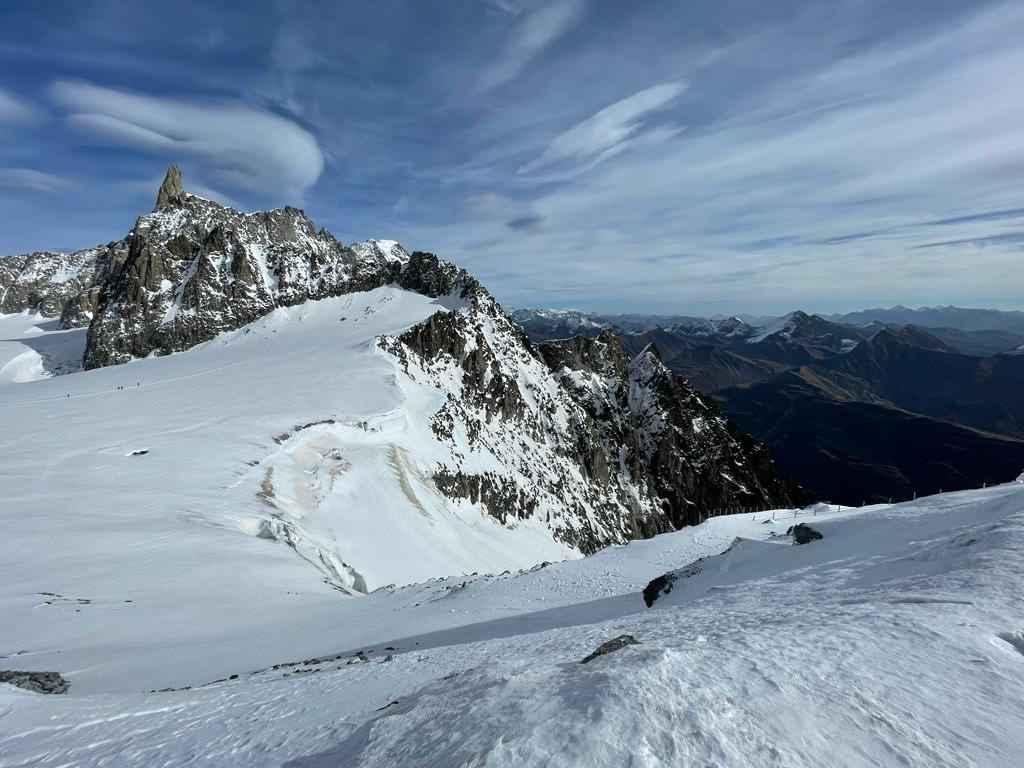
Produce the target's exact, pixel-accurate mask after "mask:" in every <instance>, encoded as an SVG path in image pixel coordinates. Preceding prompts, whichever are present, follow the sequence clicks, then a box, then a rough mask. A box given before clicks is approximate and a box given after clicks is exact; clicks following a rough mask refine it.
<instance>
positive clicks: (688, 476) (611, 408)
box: [0, 169, 799, 600]
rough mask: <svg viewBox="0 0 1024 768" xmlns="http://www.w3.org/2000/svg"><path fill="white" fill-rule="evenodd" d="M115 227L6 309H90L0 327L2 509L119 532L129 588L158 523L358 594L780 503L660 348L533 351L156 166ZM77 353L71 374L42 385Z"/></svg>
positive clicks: (522, 563)
mask: <svg viewBox="0 0 1024 768" xmlns="http://www.w3.org/2000/svg"><path fill="white" fill-rule="evenodd" d="M120 242H124V243H127V249H126V251H124V253H123V258H121V255H122V254H121V252H120V251H118V252H117V253H118V258H112V259H110V260H108V261H107V262H105V263H107V264H108V265H109V266H108V267H107V268H106V270H105V271H101V270H94V271H93V273H92V274H93V275H100V276H101V277H100V278H98V279H99V282H93V283H92V284H89V282H88V280H82V281H80V283H79V285H78V291H77V293H68V294H66V295H65V302H66V304H65V306H64V307H59V306H57V305H56V304H51V305H43V304H41V303H40V302H38V301H34V300H32V301H30V300H27V299H26V300H25V301H24V302H23V304H22V305H21V306H20V307H11V308H12V309H22V310H24V311H26V312H27V311H29V310H36V309H43V310H45V311H46V312H48V313H49V314H51V315H52V314H62V313H63V315H64V316H65V317H67V316H68V312H67V311H65V310H66V307H67V306H70V305H73V306H75V307H87V308H88V309H87V311H88V312H91V314H92V315H93V317H92V320H91V322H90V323H89V326H88V329H87V331H85V330H83V329H68V328H64V329H62V328H55V327H54V326H55V325H56V324H55V323H54V322H53V321H47V320H45V319H44V317H42V316H29V315H26V314H20V315H7V316H6V318H5V320H4V322H5V324H6V329H9V330H8V331H7V332H5V333H4V334H3V338H4V339H5V340H6V341H4V342H3V344H0V354H2V355H3V356H4V357H3V358H0V381H3V380H5V379H6V381H7V382H8V383H15V382H22V383H20V384H19V385H18V386H6V387H0V410H2V411H3V417H4V424H5V429H4V430H3V434H2V435H0V449H2V450H3V451H4V455H5V457H7V458H6V459H5V468H4V470H5V472H6V474H7V477H6V482H4V484H3V485H2V487H0V504H2V505H3V506H4V507H5V508H6V509H10V510H13V511H14V512H15V513H16V514H17V516H18V517H19V518H20V519H23V520H25V521H26V526H31V527H33V529H34V530H36V531H38V530H39V527H40V526H42V527H44V528H46V527H47V526H53V528H52V534H53V535H54V536H55V537H56V536H59V535H60V534H59V533H58V531H59V530H60V529H61V527H62V526H63V525H64V523H65V521H66V519H67V518H68V517H71V516H75V515H76V514H81V513H82V511H83V510H87V511H88V514H89V515H90V517H91V519H93V520H95V521H97V525H98V528H96V529H89V530H88V531H83V532H81V533H80V534H79V535H80V537H85V538H88V537H89V536H91V535H94V533H95V535H101V534H100V533H98V532H100V531H105V530H108V527H109V526H113V527H121V528H125V529H130V530H123V531H122V532H121V533H120V534H119V536H121V538H120V539H119V540H118V543H117V550H118V553H119V554H118V555H117V556H112V559H111V561H110V562H111V563H112V567H113V564H114V563H119V565H118V567H124V568H128V569H129V570H130V569H132V568H139V569H141V571H140V578H144V576H143V575H142V574H143V573H145V571H146V568H147V564H146V563H145V562H135V561H134V560H133V557H134V556H133V555H132V554H130V553H133V552H135V551H137V548H138V545H139V542H138V541H136V539H135V536H136V533H137V532H142V531H145V532H146V533H145V535H146V536H154V535H159V536H161V537H166V539H167V540H168V541H172V540H174V539H176V538H179V537H178V536H176V535H175V534H173V533H172V531H179V532H180V541H182V542H187V544H183V546H182V548H181V550H180V551H178V550H177V549H176V545H174V544H168V545H167V547H168V549H169V550H175V552H176V554H175V555H174V556H173V557H172V558H171V559H172V560H173V559H174V558H175V557H179V558H180V559H181V562H183V563H185V562H189V563H190V562H192V558H193V554H192V553H193V552H194V551H203V552H206V553H207V555H208V556H209V557H211V558H214V559H218V560H220V561H222V562H227V561H228V560H231V561H233V562H234V563H235V567H237V568H238V569H239V570H244V569H245V568H247V567H251V565H246V564H247V563H250V564H251V563H252V562H253V558H256V559H259V558H261V557H264V556H265V552H266V547H267V542H273V543H275V544H276V546H277V549H278V551H279V552H280V553H283V554H284V555H285V556H287V557H291V558H296V559H298V560H301V561H303V565H304V567H312V568H315V569H316V570H317V571H318V572H319V573H320V574H321V575H322V577H323V578H324V579H325V580H326V581H327V582H328V583H329V584H330V585H332V586H333V587H335V588H338V589H341V590H344V591H348V592H366V591H369V590H372V589H375V588H377V587H380V586H383V585H386V584H389V583H401V584H407V583H411V582H415V581H422V580H424V579H427V578H431V577H437V576H448V575H451V574H461V573H470V572H474V571H486V572H495V571H502V570H505V569H509V568H513V569H514V568H522V567H527V566H530V565H533V564H535V563H538V562H541V561H544V560H555V559H562V558H566V557H578V556H579V555H581V554H584V553H589V552H593V551H595V550H597V549H599V548H601V547H604V546H607V545H609V544H621V543H624V542H626V541H628V540H630V539H633V538H637V537H640V536H649V535H652V534H654V533H658V532H662V531H668V530H674V529H676V528H678V527H680V526H682V525H686V524H689V523H696V522H699V520H700V519H702V518H703V517H704V516H706V515H707V514H708V512H709V510H713V509H720V508H723V507H740V506H742V507H759V506H766V505H772V504H783V503H789V502H790V501H791V500H793V499H795V498H797V497H798V495H799V490H798V489H796V488H795V487H793V486H791V485H789V484H787V483H786V482H785V481H783V480H782V479H780V478H779V477H778V476H777V475H776V473H775V471H774V468H773V464H772V461H771V459H770V457H769V455H768V453H767V452H766V451H765V449H764V448H763V447H762V446H760V445H759V444H757V443H756V442H754V441H753V440H751V439H750V438H748V437H746V436H745V435H744V434H743V433H742V432H740V431H739V430H738V429H737V428H736V427H735V426H734V425H732V424H731V423H729V422H728V420H727V419H725V418H724V417H723V416H722V415H721V414H720V413H719V412H718V410H717V409H716V408H715V406H714V405H713V404H712V402H711V401H710V400H708V399H706V398H704V397H702V396H700V395H697V394H696V393H695V392H693V391H692V390H691V389H690V388H689V387H688V386H687V385H686V384H685V383H683V382H682V381H681V380H679V379H678V378H676V377H675V376H674V375H673V374H672V373H670V372H669V371H668V370H667V369H666V368H665V367H664V366H663V365H662V364H661V362H660V361H659V360H658V357H657V354H656V350H653V349H651V350H647V351H646V352H645V353H644V354H642V355H639V356H638V357H637V358H636V359H634V360H630V359H628V358H627V357H626V356H625V355H623V353H622V351H621V349H620V348H619V346H618V342H617V340H616V339H615V337H614V336H612V335H610V334H609V335H607V336H603V337H600V338H598V339H597V340H594V341H591V342H586V343H585V344H584V347H585V348H580V347H579V346H578V344H577V342H574V341H569V342H553V343H550V344H545V345H542V346H541V347H536V346H534V345H533V344H532V343H531V342H530V341H529V340H528V339H527V337H526V335H525V334H524V333H523V331H522V329H521V328H520V327H519V326H518V325H516V324H515V323H514V322H513V321H512V320H510V319H509V317H508V316H507V315H506V314H505V313H504V312H503V311H502V309H501V307H500V306H499V305H498V304H497V302H496V301H495V300H494V299H493V297H492V296H491V295H490V294H489V293H488V292H487V290H486V289H485V288H484V287H483V286H482V285H480V284H479V283H478V282H477V281H476V280H475V279H474V278H473V277H472V276H470V275H469V274H468V273H466V272H465V271H464V270H462V269H459V268H457V267H455V266H454V265H451V264H448V263H446V262H443V261H441V260H439V259H437V258H436V257H435V256H433V255H431V254H426V253H420V252H415V253H412V254H409V253H407V252H406V251H405V250H404V249H402V248H401V246H399V245H398V244H397V243H394V242H389V241H368V242H366V243H360V244H355V245H353V246H343V245H341V244H339V243H338V242H337V241H336V240H335V239H334V238H333V237H332V236H331V235H330V233H328V232H326V231H325V230H319V231H318V230H316V229H315V227H314V226H313V224H312V223H311V222H310V221H309V219H308V218H307V217H306V216H305V214H303V213H302V212H301V211H299V210H297V209H294V208H283V209H279V210H275V211H270V212H266V213H240V212H238V211H235V210H233V209H231V208H227V207H224V206H221V205H218V204H216V203H213V202H211V201H208V200H204V199H202V198H198V197H195V196H193V195H189V194H187V193H185V192H184V190H183V188H182V185H181V181H180V175H179V174H178V173H177V172H176V170H175V169H172V170H171V171H170V172H169V173H168V177H167V179H166V180H165V182H164V184H163V186H162V187H161V190H160V193H159V195H158V201H157V206H156V209H155V210H154V212H152V213H150V214H146V215H144V216H142V217H140V218H139V219H138V220H137V221H136V223H135V226H134V227H133V229H132V231H131V232H130V233H129V235H128V236H127V237H126V238H125V239H124V240H123V241H120ZM17 258H19V257H15V260H16V259H17ZM97 258H99V256H97ZM44 287H45V286H44ZM40 295H41V294H40ZM48 295H50V296H51V297H54V298H53V300H54V301H56V298H55V297H56V294H55V293H53V292H51V293H50V294H48ZM85 312H86V310H83V314H84V313H85ZM79 316H81V315H79ZM66 325H73V323H66ZM76 345H79V346H77V351H78V353H79V355H80V356H81V359H82V362H83V363H84V367H85V369H86V370H84V371H82V372H80V373H75V374H73V375H69V376H58V377H52V376H51V377H48V374H52V373H56V372H66V371H67V370H70V369H71V368H72V367H73V366H71V365H69V363H68V361H69V360H71V359H73V357H74V355H73V350H75V349H76ZM58 351H59V354H58ZM172 353H173V354H172ZM58 362H61V363H62V365H58V364H57V363H58ZM33 379H39V380H35V381H33ZM26 380H28V383H24V382H25V381H26ZM29 403H30V404H31V405H30V406H29V405H27V404H29ZM51 424H59V425H60V426H59V428H57V429H51V428H49V427H48V426H47V425H51ZM40 467H50V469H49V470H46V471H47V472H52V473H54V476H56V477H59V478H60V480H59V482H47V483H43V484H40V483H39V482H38V477H39V472H40ZM40 510H43V511H44V512H43V513H42V514H40V513H39V511H40ZM99 521H104V522H102V523H101V522H99ZM116 521H120V522H116ZM211 529H215V530H217V531H220V532H221V533H220V534H218V535H217V536H216V537H211V538H204V534H203V532H204V531H205V532H209V531H210V530H211ZM157 531H159V532H161V533H159V534H157V533H156V532H157ZM225 532H227V533H225ZM206 535H207V536H209V534H208V533H207V534H206ZM223 536H228V538H227V539H223V538H222V537H223ZM232 536H233V537H234V538H231V537H232ZM17 538H18V535H17V534H14V533H12V535H11V536H10V537H8V539H7V540H8V541H14V540H17ZM214 539H216V541H214ZM199 542H201V543H199ZM232 542H233V543H232ZM223 549H228V550H231V555H230V557H228V556H227V555H226V554H224V553H222V550H223ZM296 556H297V557H296ZM68 558H70V560H72V561H74V559H75V556H74V554H73V553H70V554H68ZM119 558H123V559H124V562H121V560H119ZM225 558H226V559H225ZM55 567H57V566H56V565H55ZM73 571H74V567H72V572H73ZM77 579H78V580H79V581H80V582H81V583H83V584H93V585H94V586H95V591H97V592H102V591H103V589H102V579H101V580H100V581H99V582H90V581H89V580H88V578H86V577H85V576H84V575H82V574H79V575H78V577H77ZM204 599H205V598H204ZM209 599H212V600H217V599H219V598H216V597H211V598H209Z"/></svg>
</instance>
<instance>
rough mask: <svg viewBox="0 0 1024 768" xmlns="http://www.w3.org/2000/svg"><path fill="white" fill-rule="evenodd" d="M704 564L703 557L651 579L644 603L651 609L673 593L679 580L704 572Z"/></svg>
mask: <svg viewBox="0 0 1024 768" xmlns="http://www.w3.org/2000/svg"><path fill="white" fill-rule="evenodd" d="M726 551H728V550H726ZM703 563H704V558H703V557H702V558H700V559H699V560H694V561H693V562H692V563H690V564H689V565H684V566H683V567H682V568H680V569H678V570H676V571H669V572H668V573H665V574H662V575H661V576H659V577H658V578H656V579H651V581H650V582H649V583H648V584H647V586H646V587H644V602H645V603H646V604H647V607H648V608H650V607H651V606H652V605H654V603H655V601H657V599H658V598H659V597H661V596H662V595H667V594H668V593H669V592H671V591H672V587H673V586H674V585H675V583H676V582H677V581H679V579H688V578H690V577H691V576H696V575H697V574H698V573H700V572H701V571H702V570H704V565H703Z"/></svg>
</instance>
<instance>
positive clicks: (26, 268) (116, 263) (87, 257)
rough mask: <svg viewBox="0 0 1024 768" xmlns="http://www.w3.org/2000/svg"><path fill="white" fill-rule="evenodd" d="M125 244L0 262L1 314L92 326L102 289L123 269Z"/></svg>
mask: <svg viewBox="0 0 1024 768" xmlns="http://www.w3.org/2000/svg"><path fill="white" fill-rule="evenodd" d="M127 251H128V243H127V240H119V241H117V242H113V243H108V244H107V245H100V246H96V247H95V248H86V249H84V250H81V251H75V252H73V253H53V252H50V251H36V252H33V253H25V254H21V255H18V256H2V257H0V312H2V313H8V312H21V311H23V310H26V309H27V310H31V311H34V312H39V313H40V314H43V315H47V316H50V317H57V316H60V318H61V327H62V328H77V327H82V326H85V325H88V324H89V322H90V321H91V320H92V315H93V313H94V312H95V308H96V298H97V297H98V295H99V286H100V284H101V283H102V282H103V280H105V279H106V278H107V276H108V275H110V274H111V273H113V272H116V271H117V269H119V268H120V265H121V264H122V263H123V262H124V259H125V257H126V256H127Z"/></svg>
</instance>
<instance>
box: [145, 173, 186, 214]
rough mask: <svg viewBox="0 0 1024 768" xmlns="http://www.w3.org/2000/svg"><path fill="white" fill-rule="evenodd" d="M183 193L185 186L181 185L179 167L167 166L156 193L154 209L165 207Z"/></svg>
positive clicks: (174, 201) (178, 198)
mask: <svg viewBox="0 0 1024 768" xmlns="http://www.w3.org/2000/svg"><path fill="white" fill-rule="evenodd" d="M184 195H185V188H184V187H183V186H182V185H181V169H180V168H179V167H178V166H176V165H171V166H169V167H168V168H167V175H166V176H164V181H163V184H161V185H160V190H159V191H158V192H157V193H156V205H154V206H153V210H154V211H159V210H160V209H161V208H166V207H167V206H168V205H171V204H172V203H177V202H179V201H180V200H181V199H182V197H184Z"/></svg>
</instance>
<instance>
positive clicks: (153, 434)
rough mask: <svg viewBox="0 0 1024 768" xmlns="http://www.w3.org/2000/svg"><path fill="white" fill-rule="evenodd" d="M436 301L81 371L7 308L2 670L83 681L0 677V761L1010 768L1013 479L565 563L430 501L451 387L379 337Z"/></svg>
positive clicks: (1015, 708) (316, 314) (1017, 736)
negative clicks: (444, 397) (804, 534)
mask: <svg viewBox="0 0 1024 768" xmlns="http://www.w3.org/2000/svg"><path fill="white" fill-rule="evenodd" d="M444 309H445V307H444V306H443V305H442V304H440V303H438V302H437V301H434V300H431V299H429V298H426V297H423V296H420V295H417V294H411V293H407V292H404V291H400V290H398V289H395V288H391V287H387V288H381V289H378V290H376V291H371V292H367V293H362V294H353V295H350V296H344V297H340V298H337V299H327V300H323V301H320V302H309V303H307V304H304V305H301V306H298V307H293V308H290V309H286V310H275V311H274V312H273V313H271V314H270V315H268V316H266V317H264V318H262V319H261V320H259V321H257V322H256V323H253V324H252V325H250V326H246V327H244V328H242V329H239V330H237V331H233V332H230V333H226V334H222V335H221V336H219V337H217V338H216V339H214V340H213V341H211V342H208V343H207V344H204V345H201V346H200V347H197V348H195V349H194V350H191V351H189V352H186V353H181V354H176V355H172V356H169V357H161V358H153V359H146V360H139V361H135V362H132V363H128V364H126V365H121V366H115V367H109V368H100V369H96V370H91V371H85V372H78V373H74V374H73V375H69V376H52V375H51V376H48V375H47V374H48V373H52V372H54V371H52V370H50V369H49V368H48V366H50V365H51V364H50V363H48V362H47V361H50V360H60V359H71V358H69V357H68V355H63V356H62V354H61V353H58V352H57V351H52V352H47V353H46V354H44V353H43V352H42V351H41V350H43V349H60V348H62V347H64V346H67V345H72V344H74V343H76V342H75V338H76V337H74V336H69V337H67V338H65V337H61V336H60V334H58V333H55V332H54V331H53V330H52V326H47V325H46V323H47V322H48V321H46V320H45V318H39V317H33V316H28V315H16V316H6V317H3V318H0V320H2V323H0V330H2V331H3V333H2V335H0V370H3V371H10V372H13V373H12V374H11V375H8V376H7V378H6V379H5V380H4V381H3V382H2V383H0V425H2V429H0V523H2V525H3V535H2V536H0V669H10V670H45V671H55V672H60V673H61V674H63V675H64V676H65V677H66V678H67V679H68V680H69V681H70V682H71V689H70V692H69V693H68V694H67V695H51V696H45V695H40V694H35V693H31V692H28V691H25V690H21V689H18V688H14V687H13V686H10V685H0V766H3V767H7V766H99V765H102V766H155V765H161V766H178V765H192V766H228V765H231V766H233V765H259V766H305V767H306V768H311V767H317V768H321V767H322V768H326V767H327V766H351V767H353V768H354V767H355V766H388V767H391V766H429V767H430V768H439V767H442V766H445V767H447V766H452V767H455V766H491V767H494V766H588V767H589V766H615V767H616V768H618V767H619V766H625V765H631V766H646V767H654V766H658V767H659V768H660V767H665V768H668V767H669V766H673V767H674V766H686V765H726V766H762V765H763V766H822V765H828V766H865V767H867V766H879V765H886V766H887V765H910V766H957V767H960V766H979V767H984V768H1002V767H1004V766H1005V767H1007V768H1009V767H1010V766H1018V765H1024V614H1022V612H1021V599H1020V589H1021V584H1022V579H1024V483H1013V484H1007V485H1003V486H999V487H993V488H988V489H982V490H976V491H966V492H961V493H955V494H946V495H940V496H933V497H928V498H922V499H919V500H917V501H916V502H912V503H905V504H898V505H892V506H889V505H885V506H875V507H866V508H860V509H845V508H844V509H842V510H837V509H836V508H834V507H818V508H815V509H811V510H802V511H795V510H778V511H776V512H774V513H771V512H770V513H760V514H758V515H756V516H752V515H734V516H726V517H719V518H714V519H712V520H710V521H707V522H705V523H704V524H702V525H700V526H696V527H692V528H687V529H684V530H682V531H679V532H676V533H670V534H665V535H662V536H658V537H656V538H654V539H650V540H647V541H637V542H632V543H630V544H628V545H626V546H621V547H613V548H609V549H605V550H603V551H601V552H599V553H597V554H596V555H593V556H590V557H587V558H580V557H579V555H578V553H576V552H574V551H571V550H568V549H567V548H565V547H564V546H563V545H560V544H558V543H557V542H555V541H554V540H553V539H552V538H551V536H550V534H549V533H548V532H547V530H545V529H543V528H539V527H537V528H535V527H532V526H531V525H524V524H519V525H517V526H514V527H506V526H502V525H499V524H498V523H496V522H495V521H494V520H493V519H491V518H488V517H485V516H483V515H481V514H480V513H479V512H478V511H476V510H470V509H469V508H468V507H467V508H465V509H461V508H460V507H459V506H458V505H453V503H452V502H451V501H450V500H447V499H442V498H440V497H438V496H437V495H436V493H435V492H434V491H432V490H431V487H430V485H429V484H427V483H425V482H423V480H422V478H423V477H424V462H426V461H429V460H430V458H431V453H430V452H431V451H432V450H435V448H434V447H432V446H433V444H432V443H431V442H430V440H429V439H428V436H427V435H424V434H421V433H420V432H418V431H417V429H418V428H417V427H416V426H415V425H416V424H423V423H425V422H426V421H427V420H426V419H424V418H415V419H414V418H412V416H411V415H410V414H420V413H429V412H432V411H433V410H434V409H436V408H437V406H438V403H437V402H436V398H437V395H436V392H435V391H434V390H432V389H430V388H429V387H421V386H419V385H416V384H414V383H412V382H411V381H410V380H407V379H406V380H399V379H396V377H395V375H394V372H395V367H394V362H393V361H392V360H391V359H390V358H389V357H388V356H387V355H384V354H382V353H381V352H380V351H379V350H378V349H377V347H376V346H375V344H374V339H375V337H376V336H377V335H379V334H394V333H397V332H400V331H401V330H403V329H404V328H407V327H409V326H410V325H412V324H413V323H415V322H418V321H420V320H422V319H423V318H424V317H426V316H428V315H429V314H431V313H433V312H435V311H438V310H444ZM66 333H75V332H66ZM57 344H60V345H61V347H54V345H57ZM28 352H34V353H35V354H37V355H38V356H39V363H38V367H36V365H35V361H34V359H33V360H32V361H31V364H27V363H26V362H25V361H22V362H17V361H18V360H19V359H20V356H23V355H25V354H26V353H28ZM72 357H73V356H72ZM12 363H17V364H16V365H13V366H12ZM53 366H54V367H56V364H53ZM357 502H358V503H357ZM798 522H806V523H808V524H809V525H811V526H812V527H814V528H815V529H816V530H818V531H820V532H821V533H822V534H823V536H824V538H822V539H821V540H819V541H814V542H811V543H809V544H805V545H802V546H795V545H793V543H792V539H791V537H789V536H786V535H785V533H786V530H787V528H788V527H789V526H791V525H793V524H794V523H798ZM540 561H552V562H551V563H550V564H546V565H543V566H538V565H536V564H537V563H539V562H540ZM698 561H699V562H698ZM694 563H696V565H693V566H692V567H690V568H688V569H687V573H689V574H690V575H689V576H688V577H686V578H680V579H679V580H678V581H676V582H675V584H674V586H673V589H672V591H671V592H669V593H668V594H666V595H663V596H662V597H661V598H660V599H658V600H657V601H656V602H655V603H654V605H653V607H650V608H648V607H647V606H646V605H645V602H644V600H643V598H642V596H641V594H640V592H641V590H642V589H643V587H644V586H645V585H646V584H647V583H648V582H649V581H650V580H651V579H653V578H655V577H657V576H660V575H662V574H664V573H666V572H667V571H672V570H676V569H681V568H683V567H684V566H688V565H690V564H694ZM503 571H504V572H503ZM474 572H476V573H474ZM438 574H446V575H447V576H448V577H447V578H444V579H433V580H429V579H428V577H429V576H433V575H438ZM391 584H397V585H399V586H389V585H391ZM339 585H341V586H339ZM402 585H405V586H402ZM342 587H344V588H342ZM363 590H366V591H368V592H369V594H366V595H359V594H355V593H358V592H360V591H363ZM621 634H630V635H633V636H634V637H635V638H636V639H637V640H638V641H639V644H638V645H632V646H629V647H626V648H624V649H622V650H619V651H616V652H614V653H611V654H608V655H605V656H601V657H599V658H597V659H596V660H594V661H593V662H591V663H589V664H586V665H581V664H580V663H579V661H580V660H581V659H582V658H583V657H584V656H585V655H587V654H588V653H590V652H591V651H593V650H594V649H595V648H596V647H597V646H598V645H600V644H601V643H603V642H605V641H607V640H610V639H612V638H614V637H616V636H618V635H621ZM161 689H174V690H161Z"/></svg>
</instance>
